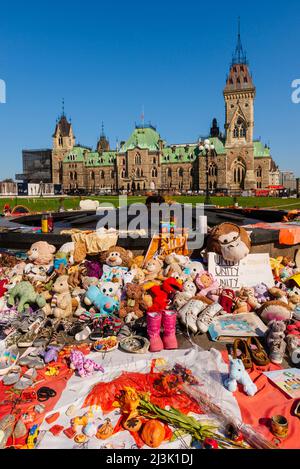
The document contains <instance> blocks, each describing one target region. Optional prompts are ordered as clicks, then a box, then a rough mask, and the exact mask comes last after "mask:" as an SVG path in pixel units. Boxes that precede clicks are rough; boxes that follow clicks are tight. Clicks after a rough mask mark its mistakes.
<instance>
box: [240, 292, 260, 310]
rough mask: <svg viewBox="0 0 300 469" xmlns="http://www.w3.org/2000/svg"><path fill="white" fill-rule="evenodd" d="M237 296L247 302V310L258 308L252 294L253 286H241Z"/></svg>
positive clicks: (258, 304) (258, 305)
mask: <svg viewBox="0 0 300 469" xmlns="http://www.w3.org/2000/svg"><path fill="white" fill-rule="evenodd" d="M237 297H238V298H239V299H240V300H241V301H244V302H245V303H247V305H248V311H255V310H256V309H258V308H260V303H259V302H258V301H257V299H256V298H255V295H254V288H251V287H243V288H241V289H240V291H239V292H238V293H237Z"/></svg>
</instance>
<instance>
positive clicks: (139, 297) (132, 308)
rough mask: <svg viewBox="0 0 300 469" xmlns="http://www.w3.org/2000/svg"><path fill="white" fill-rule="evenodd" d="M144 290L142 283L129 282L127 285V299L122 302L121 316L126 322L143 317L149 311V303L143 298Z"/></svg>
mask: <svg viewBox="0 0 300 469" xmlns="http://www.w3.org/2000/svg"><path fill="white" fill-rule="evenodd" d="M143 296H144V290H143V288H142V287H141V286H140V285H137V284H134V283H128V284H127V285H126V299H125V300H123V301H122V302H121V307H120V313H119V315H120V318H124V320H125V322H126V323H128V322H131V321H132V320H135V319H139V318H141V317H142V316H143V315H144V313H145V312H146V311H147V308H148V304H147V302H146V301H144V299H143Z"/></svg>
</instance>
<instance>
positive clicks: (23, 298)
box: [7, 281, 46, 313]
mask: <svg viewBox="0 0 300 469" xmlns="http://www.w3.org/2000/svg"><path fill="white" fill-rule="evenodd" d="M16 300H18V302H19V303H18V312H19V313H22V312H23V311H25V309H28V308H29V305H30V304H36V305H37V306H38V307H39V308H43V307H44V306H45V303H46V301H45V299H44V297H43V296H42V295H39V294H37V293H36V291H35V289H34V288H33V286H32V285H31V283H30V282H26V281H24V282H20V283H18V284H17V285H15V286H14V287H13V288H12V289H11V290H10V291H9V298H8V301H7V304H8V305H9V306H14V304H15V302H16Z"/></svg>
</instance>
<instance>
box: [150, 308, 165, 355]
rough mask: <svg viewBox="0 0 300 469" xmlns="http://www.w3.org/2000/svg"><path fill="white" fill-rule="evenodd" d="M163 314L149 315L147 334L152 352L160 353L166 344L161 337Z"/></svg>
mask: <svg viewBox="0 0 300 469" xmlns="http://www.w3.org/2000/svg"><path fill="white" fill-rule="evenodd" d="M160 326H161V313H147V334H148V336H149V339H150V348H149V350H150V352H160V351H161V350H162V349H163V348H164V344H163V342H162V340H161V337H160Z"/></svg>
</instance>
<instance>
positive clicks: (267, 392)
mask: <svg viewBox="0 0 300 469" xmlns="http://www.w3.org/2000/svg"><path fill="white" fill-rule="evenodd" d="M222 356H223V359H224V361H225V362H226V363H228V353H227V352H226V351H225V352H223V353H222ZM279 369H281V367H280V366H277V365H273V364H270V365H268V366H265V367H259V366H255V365H254V367H253V370H251V371H250V373H249V375H250V377H251V379H252V380H253V382H254V383H255V384H256V386H257V389H258V392H257V394H256V395H255V396H253V397H249V396H247V395H246V394H245V393H244V392H243V389H242V388H241V387H239V390H238V391H237V392H235V393H234V396H235V398H236V400H237V402H238V404H239V407H240V410H241V414H242V418H243V422H244V423H247V424H250V425H252V426H253V428H254V429H257V430H258V431H259V432H260V433H262V434H263V435H264V436H265V438H266V439H267V440H269V441H271V442H273V443H274V440H275V439H276V437H274V435H273V434H272V433H271V432H270V430H269V428H268V424H269V422H270V419H271V418H272V417H274V416H275V415H283V416H284V417H286V419H287V420H288V424H289V434H288V437H287V438H285V439H283V440H281V443H280V444H279V445H278V448H279V449H299V448H300V438H299V435H300V419H299V418H298V417H295V416H294V415H292V413H291V409H292V408H294V404H295V399H291V398H289V397H288V396H287V395H286V394H284V393H283V392H282V391H281V390H280V389H279V388H278V387H277V386H276V385H275V384H272V383H271V381H269V379H268V378H267V377H266V376H265V375H264V374H262V373H263V372H264V371H274V370H279Z"/></svg>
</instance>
